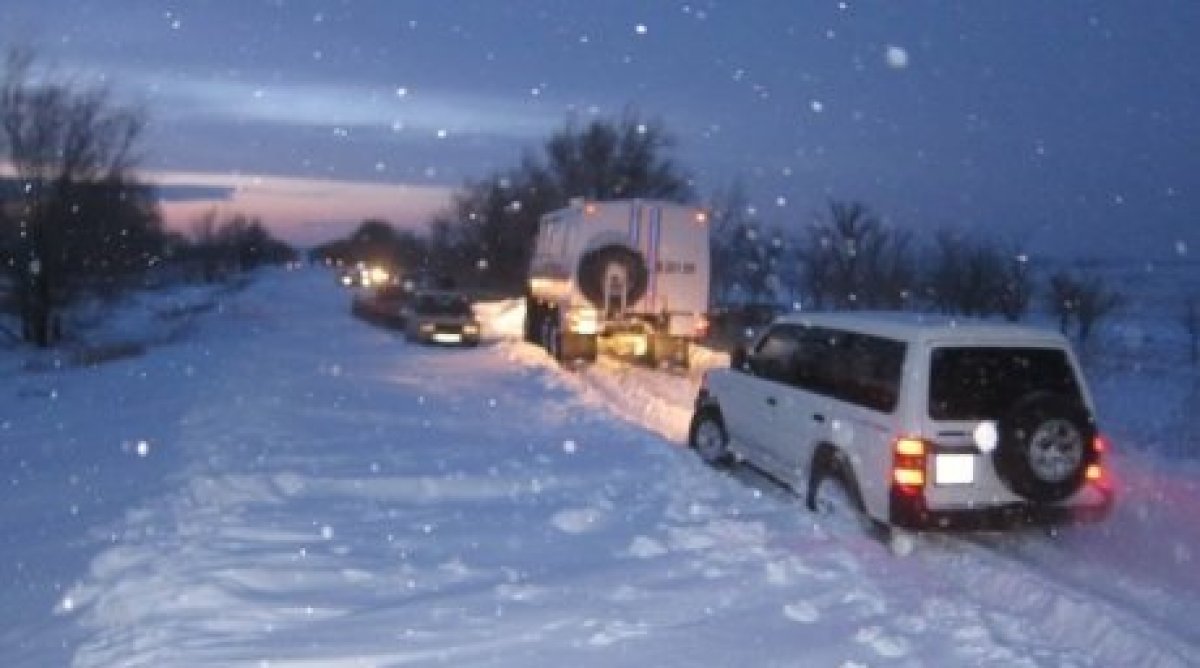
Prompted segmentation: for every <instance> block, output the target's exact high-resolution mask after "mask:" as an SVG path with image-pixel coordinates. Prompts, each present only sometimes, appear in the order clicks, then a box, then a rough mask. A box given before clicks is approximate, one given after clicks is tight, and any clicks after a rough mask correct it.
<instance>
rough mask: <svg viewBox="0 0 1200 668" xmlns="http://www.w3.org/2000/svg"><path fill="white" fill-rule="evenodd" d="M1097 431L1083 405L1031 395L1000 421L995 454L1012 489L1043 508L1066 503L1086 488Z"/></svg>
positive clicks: (1039, 394)
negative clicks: (1047, 505)
mask: <svg viewBox="0 0 1200 668" xmlns="http://www.w3.org/2000/svg"><path fill="white" fill-rule="evenodd" d="M1094 436H1095V428H1094V427H1093V426H1092V421H1091V419H1090V417H1089V415H1088V412H1087V411H1086V410H1085V409H1084V408H1083V407H1082V406H1080V405H1079V404H1078V403H1077V402H1073V401H1070V400H1069V399H1067V398H1065V397H1062V396H1059V395H1056V394H1049V393H1045V392H1038V393H1033V394H1030V395H1028V396H1026V397H1024V398H1022V399H1021V400H1020V401H1018V402H1017V403H1016V405H1015V406H1013V408H1012V410H1011V411H1010V412H1009V414H1008V416H1006V417H1005V418H1004V419H1003V420H1001V421H1000V443H999V445H998V447H997V448H996V452H995V454H994V455H993V457H994V462H995V466H996V472H997V473H998V474H999V475H1000V477H1001V479H1003V480H1004V482H1005V484H1007V485H1008V487H1009V489H1011V490H1012V491H1013V492H1015V493H1017V494H1018V495H1020V496H1023V497H1025V498H1026V499H1029V500H1030V501H1036V502H1040V503H1053V502H1056V501H1061V500H1063V499H1065V498H1067V497H1069V496H1071V495H1072V494H1074V493H1075V492H1076V491H1078V490H1079V488H1080V487H1081V486H1082V485H1083V482H1084V474H1085V471H1086V469H1087V465H1088V464H1089V463H1091V462H1090V458H1091V455H1092V449H1091V442H1092V438H1093V437H1094Z"/></svg>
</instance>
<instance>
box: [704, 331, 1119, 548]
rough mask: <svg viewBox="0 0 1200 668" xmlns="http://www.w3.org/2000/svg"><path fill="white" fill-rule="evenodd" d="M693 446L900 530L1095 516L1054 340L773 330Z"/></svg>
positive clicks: (1078, 425)
mask: <svg viewBox="0 0 1200 668" xmlns="http://www.w3.org/2000/svg"><path fill="white" fill-rule="evenodd" d="M689 444H690V446H691V447H692V448H693V449H694V450H695V451H696V452H697V453H698V454H699V455H700V456H701V457H702V458H703V459H705V460H706V461H708V462H710V463H713V464H724V463H727V462H729V461H730V460H731V458H735V457H736V458H739V459H742V460H746V461H748V462H749V463H751V464H753V465H755V466H756V467H758V468H760V469H762V470H764V471H766V472H768V473H770V474H772V475H773V476H775V477H777V478H778V479H780V480H782V481H784V482H786V483H788V484H790V485H793V486H794V487H795V488H796V489H798V490H800V489H802V490H804V494H805V499H806V502H807V504H808V506H809V508H811V509H813V510H817V509H819V508H822V507H828V504H832V503H836V500H837V499H839V498H840V499H841V500H842V502H843V504H844V505H845V506H846V507H847V509H848V510H849V511H851V512H853V513H855V514H858V515H859V516H860V517H861V516H865V518H866V519H869V520H870V521H871V522H873V523H878V524H879V525H883V526H886V527H900V528H905V529H923V528H954V527H961V528H972V527H975V528H982V527H994V528H995V527H1006V526H1011V525H1012V524H1014V523H1020V522H1056V521H1070V520H1075V519H1080V520H1089V519H1100V518H1102V517H1104V516H1105V515H1106V514H1107V513H1108V511H1109V509H1110V508H1111V505H1112V502H1113V494H1112V489H1111V484H1110V481H1109V479H1108V476H1107V474H1106V471H1105V468H1104V466H1105V462H1104V450H1105V441H1104V439H1103V438H1102V436H1101V435H1100V432H1099V431H1098V429H1097V426H1096V422H1095V410H1094V408H1093V404H1092V400H1091V397H1090V394H1089V392H1088V388H1087V386H1086V384H1085V382H1084V378H1083V376H1082V374H1081V373H1080V372H1079V365H1078V363H1077V362H1076V359H1075V357H1074V355H1073V353H1072V351H1071V349H1070V346H1069V344H1068V343H1067V341H1066V340H1065V339H1064V338H1063V337H1062V336H1061V335H1059V334H1058V333H1057V332H1053V331H1045V330H1041V329H1035V328H1028V327H1020V326H1015V325H999V324H990V323H974V324H972V323H965V322H962V321H961V320H960V321H952V320H949V319H942V318H930V317H924V316H917V315H901V314H806V315H799V314H797V315H788V316H783V317H781V318H779V319H777V320H775V321H774V323H772V324H771V325H770V326H769V327H768V328H767V329H766V330H765V331H764V332H763V333H762V334H761V335H760V336H759V337H758V338H757V339H755V340H754V341H753V342H752V343H751V344H750V345H749V346H748V347H746V348H742V349H739V350H737V351H735V353H734V354H733V355H732V364H731V368H729V369H716V370H713V371H710V372H709V373H708V374H707V375H706V377H705V379H704V381H703V383H702V387H701V389H700V392H699V396H698V397H697V398H696V406H695V414H694V416H693V419H692V424H691V430H690V435H689Z"/></svg>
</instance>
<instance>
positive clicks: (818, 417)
mask: <svg viewBox="0 0 1200 668" xmlns="http://www.w3.org/2000/svg"><path fill="white" fill-rule="evenodd" d="M813 421H814V422H820V423H822V424H824V423H825V416H824V415H821V414H820V413H813Z"/></svg>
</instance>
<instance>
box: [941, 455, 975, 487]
mask: <svg viewBox="0 0 1200 668" xmlns="http://www.w3.org/2000/svg"><path fill="white" fill-rule="evenodd" d="M934 482H936V483H937V484H939V485H967V484H970V483H972V482H975V455H937V456H936V457H935V458H934Z"/></svg>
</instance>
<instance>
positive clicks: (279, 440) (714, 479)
mask: <svg viewBox="0 0 1200 668" xmlns="http://www.w3.org/2000/svg"><path fill="white" fill-rule="evenodd" d="M516 308H517V307H516V305H513V304H509V305H508V306H502V305H497V306H495V307H494V308H493V310H492V311H491V313H492V314H493V315H495V317H494V318H493V319H492V321H491V322H492V323H493V324H492V325H490V326H491V327H493V329H492V330H491V331H493V332H494V333H496V334H504V333H506V332H507V334H508V335H511V334H513V333H514V332H517V333H519V329H514V327H513V324H514V323H515V322H519V320H518V319H517V317H516V316H514V315H513V313H514V309H516ZM5 369H7V370H5V371H3V372H2V374H3V375H2V376H0V377H3V379H4V380H3V383H2V384H0V396H3V401H0V465H3V467H4V468H3V470H4V471H5V474H6V479H5V480H4V483H5V484H4V486H3V487H2V489H3V490H4V491H3V493H2V495H0V503H2V506H0V507H2V508H3V512H2V514H0V549H2V551H0V554H2V555H3V558H0V583H2V585H0V586H3V598H4V601H5V605H4V606H2V607H0V664H2V665H5V666H44V665H74V666H80V667H87V666H123V665H130V666H175V665H178V666H197V665H214V666H218V665H219V666H227V665H255V666H391V665H431V664H432V665H453V666H462V665H473V666H475V665H477V666H525V665H563V664H567V663H570V664H572V665H578V666H592V665H595V666H613V665H638V666H646V665H653V666H660V665H662V666H672V665H677V666H694V665H709V666H729V665H755V666H792V665H833V666H860V665H964V664H967V665H983V666H1014V665H1016V666H1022V665H1025V666H1040V665H1055V666H1058V665H1078V666H1088V665H1095V666H1109V665H1154V666H1186V665H1196V664H1198V663H1200V631H1197V630H1196V628H1195V625H1194V624H1192V623H1191V621H1190V620H1192V619H1195V618H1196V615H1197V614H1198V613H1200V595H1198V594H1200V585H1198V583H1197V582H1196V577H1195V575H1194V572H1195V570H1196V569H1194V568H1192V559H1193V558H1194V557H1193V555H1194V554H1195V552H1196V550H1197V549H1198V548H1200V535H1198V534H1197V532H1196V526H1195V525H1196V521H1195V520H1194V519H1192V518H1191V517H1190V516H1189V515H1190V514H1191V512H1192V509H1194V508H1195V507H1197V505H1196V502H1197V500H1200V491H1198V490H1197V489H1196V485H1195V483H1194V482H1193V481H1195V480H1196V477H1195V475H1194V471H1188V470H1187V469H1186V467H1183V466H1169V465H1167V464H1166V463H1163V462H1160V461H1158V460H1156V459H1155V458H1153V457H1150V456H1147V455H1146V454H1145V453H1144V452H1142V451H1140V450H1137V449H1136V448H1131V449H1130V450H1128V451H1127V452H1126V453H1125V454H1122V455H1119V456H1118V460H1117V461H1118V465H1119V466H1120V467H1121V468H1122V471H1123V478H1122V480H1123V481H1124V486H1125V487H1126V488H1127V489H1126V491H1125V499H1123V500H1124V501H1125V502H1124V503H1123V504H1122V506H1120V507H1119V510H1118V512H1117V514H1116V516H1115V517H1114V518H1113V519H1112V521H1110V522H1109V523H1108V524H1105V525H1102V526H1099V527H1081V528H1071V529H1064V530H1061V531H1059V532H1057V534H1056V535H1055V536H1053V537H1048V536H1046V535H1045V534H1044V533H1042V532H1033V531H1031V532H1026V533H1022V534H1005V535H979V536H969V537H965V538H964V537H950V536H934V537H928V538H926V539H923V540H922V545H921V547H920V549H919V550H918V551H917V553H916V554H914V555H912V556H911V557H909V558H905V559H897V558H894V557H892V556H891V555H890V554H889V553H888V552H887V550H886V549H885V548H884V547H883V546H882V545H880V544H879V543H878V542H877V541H875V540H874V539H872V538H870V537H868V536H867V535H865V534H864V533H863V532H861V531H859V530H858V529H857V528H856V527H854V526H853V525H852V524H851V523H849V522H846V521H844V520H841V519H839V518H836V517H828V516H814V515H812V514H809V513H807V512H806V511H804V510H803V509H802V506H801V504H800V503H799V502H798V500H797V499H796V498H795V497H794V496H793V495H791V494H790V493H788V492H786V491H784V490H781V489H779V488H778V487H776V486H775V485H773V484H772V483H770V482H769V481H766V480H764V479H761V478H759V477H758V476H756V475H754V474H753V473H752V472H747V471H738V472H736V473H735V474H734V475H728V474H724V473H721V472H717V471H713V470H711V469H709V468H707V467H705V466H703V465H702V464H700V463H699V462H698V461H697V460H696V458H695V457H693V456H692V455H691V454H690V453H689V452H688V451H686V449H684V448H683V447H681V442H682V433H683V430H684V429H685V428H686V421H687V418H688V416H689V414H690V401H691V398H692V395H693V394H694V390H695V383H696V375H695V374H690V375H667V374H662V373H656V372H653V371H650V370H647V369H640V368H635V367H629V366H625V365H619V364H613V363H602V364H598V365H597V366H595V367H592V368H587V369H577V370H563V369H560V368H558V367H557V366H556V365H554V364H552V363H551V362H550V361H549V360H547V359H546V357H545V356H544V355H543V354H542V353H541V351H539V350H537V349H535V348H533V347H531V346H528V345H526V344H523V343H520V342H518V341H512V340H504V341H495V340H493V341H492V342H491V343H490V344H488V345H484V346H481V347H479V348H477V349H464V350H458V349H441V348H425V347H420V346H415V345H407V344H405V343H404V342H403V340H402V337H399V336H397V335H396V334H394V333H391V332H388V331H386V330H381V329H377V328H373V327H371V326H369V325H367V324H365V323H363V322H360V321H358V320H355V319H352V318H350V317H349V316H348V297H347V295H346V294H345V293H343V292H341V291H340V290H339V289H338V288H337V287H336V286H335V285H334V284H333V281H332V279H331V278H330V277H329V276H328V275H326V274H324V273H321V272H316V271H313V272H293V273H278V274H267V275H264V276H263V277H262V278H261V280H259V281H258V282H257V283H256V284H254V285H252V286H251V287H250V288H248V289H247V290H245V291H243V292H237V293H229V294H225V295H221V296H220V302H219V307H217V308H213V309H211V310H210V311H208V312H207V313H204V314H203V315H201V316H200V317H199V318H198V319H197V321H196V322H195V323H194V324H193V326H192V327H191V328H190V329H189V333H188V336H186V337H180V338H178V339H174V340H171V341H170V342H168V343H166V344H165V345H161V346H158V347H154V348H152V349H151V350H150V351H149V352H148V353H147V354H146V355H144V356H140V357H133V358H128V359H121V360H117V361H113V362H110V363H108V364H104V365H101V366H96V367H90V368H66V367H64V368H49V369H43V370H40V371H36V372H35V371H22V370H19V368H17V369H15V370H14V367H5ZM1114 377H1115V376H1114ZM1139 389H1140V388H1139ZM1098 394H1100V395H1101V401H1102V402H1106V403H1107V404H1109V405H1110V406H1113V405H1116V404H1118V403H1119V401H1118V400H1117V399H1116V397H1118V388H1117V387H1116V385H1113V386H1112V387H1107V386H1106V387H1105V388H1104V389H1102V390H1100V391H1099V392H1098ZM1116 412H1117V414H1120V411H1116ZM1124 424H1125V423H1124V422H1122V421H1121V420H1114V430H1113V431H1114V433H1115V434H1117V436H1118V440H1120V438H1133V437H1135V436H1136V435H1137V434H1138V432H1137V431H1136V429H1129V430H1126V428H1125V427H1124V426H1123V425H1124ZM1161 431H1162V426H1161V425H1159V426H1158V430H1157V432H1156V434H1159V435H1158V436H1156V437H1161ZM1166 461H1167V462H1168V463H1169V462H1171V461H1173V462H1175V463H1178V461H1179V460H1166ZM1130 536H1133V537H1134V539H1133V540H1131V539H1130Z"/></svg>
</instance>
